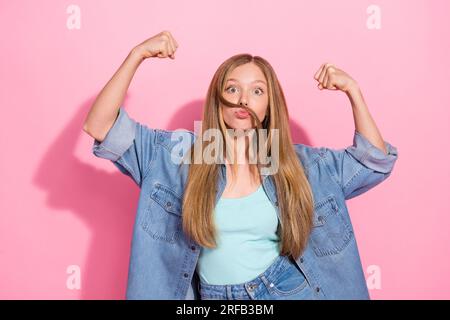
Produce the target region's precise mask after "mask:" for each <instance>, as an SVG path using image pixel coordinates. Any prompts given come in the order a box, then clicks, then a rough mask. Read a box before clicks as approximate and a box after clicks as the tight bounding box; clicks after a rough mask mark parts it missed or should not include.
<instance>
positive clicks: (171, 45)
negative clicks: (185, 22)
mask: <svg viewBox="0 0 450 320" xmlns="http://www.w3.org/2000/svg"><path fill="white" fill-rule="evenodd" d="M177 48H178V42H177V41H176V40H175V39H174V37H173V36H172V34H171V33H170V32H169V31H166V30H165V31H162V32H160V33H158V34H157V35H155V36H153V37H151V38H149V39H147V40H145V41H144V42H142V43H140V44H138V45H137V46H136V47H135V48H134V50H135V51H137V52H138V53H139V54H140V55H141V56H142V58H143V59H147V58H152V57H158V58H167V57H170V58H171V59H175V51H177Z"/></svg>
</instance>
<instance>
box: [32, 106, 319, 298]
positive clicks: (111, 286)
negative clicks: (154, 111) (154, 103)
mask: <svg viewBox="0 0 450 320" xmlns="http://www.w3.org/2000/svg"><path fill="white" fill-rule="evenodd" d="M94 99H95V98H92V99H90V100H89V101H86V102H85V103H84V104H83V105H81V107H80V110H79V112H78V113H77V114H76V116H75V117H73V118H72V119H70V121H69V122H68V123H67V125H66V127H65V128H64V130H63V131H62V132H61V134H60V135H59V136H58V137H57V138H56V140H55V141H54V142H53V144H52V145H51V146H50V148H49V149H48V151H47V153H46V154H45V156H44V158H43V159H42V160H41V163H40V165H39V168H38V170H37V172H36V175H35V177H34V179H33V183H34V184H35V185H36V186H38V187H39V188H40V189H43V190H45V191H46V192H47V205H48V207H49V208H51V209H54V210H70V211H71V212H73V213H74V214H76V215H77V216H78V217H79V218H80V219H81V220H82V222H83V224H84V225H86V226H87V227H88V228H89V230H90V231H91V236H92V238H91V239H90V247H89V252H87V259H86V263H85V265H84V266H80V267H81V268H82V270H81V277H82V279H81V283H82V287H81V296H80V298H81V299H124V298H125V292H126V284H127V276H128V263H129V256H130V246H131V237H132V231H133V230H132V229H133V225H134V219H135V216H136V209H137V204H138V198H139V191H140V190H139V188H138V187H137V186H136V185H135V183H134V182H133V181H132V180H131V178H129V177H127V176H125V175H124V174H122V173H121V172H119V170H118V169H117V168H115V167H114V168H115V169H116V171H117V172H116V173H112V174H111V173H109V172H106V171H104V170H99V169H96V168H94V167H93V166H90V165H87V164H85V163H82V162H81V161H79V160H78V159H77V158H76V157H75V155H74V152H75V147H76V144H77V139H78V138H79V137H80V135H82V134H86V133H84V132H83V131H82V126H83V122H84V120H85V119H86V116H87V113H88V111H89V109H90V107H91V106H92V104H93V102H94ZM123 105H126V104H125V103H124V104H123ZM125 108H126V109H127V112H128V113H129V115H130V117H132V118H133V119H135V120H136V121H138V122H140V123H143V124H146V125H148V126H149V127H153V128H159V129H163V128H161V127H159V126H158V124H156V123H151V121H149V122H147V121H146V120H145V119H136V118H135V117H134V116H133V112H132V110H130V109H129V108H127V107H125ZM202 108H203V100H195V101H192V102H190V103H187V104H185V105H184V106H182V107H181V108H180V109H179V110H178V111H176V112H174V117H173V118H172V119H171V120H170V122H169V124H168V125H167V126H166V128H165V129H167V130H175V129H177V128H184V129H187V130H191V131H194V120H197V121H199V120H200V119H201V117H202ZM290 126H291V132H292V137H293V141H294V143H303V144H307V145H310V143H309V139H308V137H307V135H306V134H305V132H304V131H303V129H302V128H301V127H300V126H299V125H298V124H297V123H295V122H292V121H290ZM92 143H93V140H92ZM91 146H92V144H91ZM86 152H89V153H90V154H91V155H92V157H95V156H94V155H93V154H92V149H89V150H86ZM105 161H109V160H105ZM111 165H112V166H113V164H112V163H111ZM55 241H58V239H55ZM57 258H58V257H55V259H57ZM62 274H65V270H63V271H62ZM66 278H67V277H66ZM62 281H63V282H62V286H64V287H65V278H64V277H62Z"/></svg>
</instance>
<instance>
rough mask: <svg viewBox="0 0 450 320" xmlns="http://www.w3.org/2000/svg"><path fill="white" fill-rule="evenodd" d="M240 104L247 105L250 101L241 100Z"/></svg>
mask: <svg viewBox="0 0 450 320" xmlns="http://www.w3.org/2000/svg"><path fill="white" fill-rule="evenodd" d="M239 104H240V105H241V106H246V107H247V105H248V103H247V102H246V101H241V102H239Z"/></svg>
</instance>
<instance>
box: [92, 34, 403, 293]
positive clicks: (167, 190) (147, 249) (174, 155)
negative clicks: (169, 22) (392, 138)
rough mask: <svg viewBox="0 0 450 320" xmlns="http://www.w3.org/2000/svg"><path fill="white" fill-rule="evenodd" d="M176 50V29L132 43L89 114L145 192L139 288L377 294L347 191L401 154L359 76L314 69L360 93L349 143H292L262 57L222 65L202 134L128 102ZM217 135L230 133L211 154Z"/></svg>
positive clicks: (134, 283)
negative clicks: (146, 71) (157, 125)
mask: <svg viewBox="0 0 450 320" xmlns="http://www.w3.org/2000/svg"><path fill="white" fill-rule="evenodd" d="M177 48H178V43H177V41H176V40H175V39H174V38H173V36H172V35H171V33H170V32H168V31H163V32H161V33H159V34H157V35H155V36H154V37H151V38H149V39H147V40H146V41H144V42H142V43H141V44H139V45H137V46H136V47H135V48H133V49H132V50H131V52H130V54H129V55H128V57H127V58H126V60H125V61H124V62H123V63H122V65H121V66H120V68H119V69H118V71H117V72H116V73H115V74H114V76H113V77H112V79H111V80H110V81H109V82H108V83H107V84H106V86H105V87H104V88H103V90H102V91H101V92H100V94H99V96H98V97H97V99H96V100H95V102H94V104H93V106H92V108H91V110H90V111H89V114H88V116H87V119H86V121H85V124H84V131H86V132H87V133H88V134H89V135H90V136H92V137H93V138H94V139H95V140H94V145H93V152H94V154H95V155H96V156H98V157H102V158H105V159H109V160H111V161H112V162H113V163H114V165H115V166H117V168H118V169H119V170H120V171H121V172H123V173H124V174H126V175H128V176H130V177H131V178H132V179H133V180H134V181H135V182H136V184H137V185H138V186H139V187H140V188H141V193H140V198H139V206H138V211H137V216H136V223H135V227H134V232H133V241H132V248H131V258H130V267H129V275H128V287H127V298H128V299H369V294H368V290H367V286H366V281H365V277H364V272H363V270H362V266H361V262H360V258H359V253H358V248H357V244H356V241H355V237H354V231H353V228H352V224H351V221H350V217H349V213H348V210H347V206H346V203H345V200H347V199H350V198H352V197H355V196H357V195H359V194H362V193H363V192H366V191H367V190H369V189H370V188H372V187H374V186H376V185H377V184H379V183H380V182H382V181H383V180H385V179H386V178H387V177H388V176H389V175H390V174H391V172H392V169H393V167H394V163H395V162H396V160H397V157H398V155H397V149H396V148H395V147H394V146H392V145H391V144H389V143H388V142H385V141H384V140H383V139H382V137H381V135H380V133H379V131H378V129H377V127H376V124H375V122H374V120H373V119H372V117H371V115H370V113H369V111H368V108H367V106H366V104H365V102H364V100H363V97H362V94H361V92H360V90H359V88H358V85H357V83H356V81H355V80H353V79H352V78H351V77H350V76H349V75H347V74H346V73H345V72H344V71H342V70H340V69H338V68H337V67H335V66H333V65H332V64H328V63H327V64H323V65H322V66H321V67H320V68H319V69H318V71H317V73H316V74H315V76H314V77H315V79H316V80H317V81H318V83H319V88H320V89H324V88H326V89H330V90H340V91H343V92H345V93H346V94H347V96H348V97H349V99H350V102H351V106H352V110H353V116H354V122H355V131H354V136H353V144H352V145H351V146H349V147H347V148H345V149H340V150H334V149H330V148H325V147H319V148H314V147H311V146H307V145H303V144H293V143H292V140H291V135H290V131H289V117H288V109H287V106H286V101H285V98H284V94H283V91H282V88H281V85H280V83H279V81H278V79H277V77H276V74H275V72H274V70H273V69H272V67H271V66H270V64H269V63H268V62H267V61H266V60H264V59H263V58H261V57H258V56H251V55H249V54H240V55H235V56H233V57H231V58H229V59H227V60H226V61H225V62H223V63H222V65H221V66H220V67H219V68H218V70H217V71H216V73H215V74H214V77H213V79H212V81H211V84H210V86H209V90H208V93H207V97H206V101H205V105H204V110H203V118H202V128H201V130H200V132H199V133H197V134H196V133H194V132H190V131H184V132H179V131H178V130H177V131H167V130H161V129H153V128H149V127H147V126H146V125H144V124H141V123H139V122H137V121H135V120H133V119H132V118H131V117H129V116H128V114H127V112H126V111H125V109H124V108H123V107H121V104H122V101H123V98H124V95H125V93H126V91H127V89H128V87H129V85H130V82H131V79H132V77H133V75H134V73H135V71H136V69H137V68H138V66H139V65H140V63H141V62H142V61H143V60H145V59H147V58H156V57H158V58H167V57H170V58H172V59H175V51H176V50H177ZM233 130H236V132H241V133H242V132H244V133H247V132H249V131H250V130H254V132H255V131H257V132H258V135H254V136H250V137H248V136H247V135H246V134H244V135H243V134H236V135H233V134H232V133H233V132H234V131H233ZM211 132H212V135H214V136H215V139H213V140H217V139H218V140H219V142H223V143H220V144H219V147H220V148H218V149H215V152H206V151H207V150H209V151H211V149H208V148H209V147H210V146H211V141H210V140H211V139H210V138H211V134H210V135H207V133H211ZM261 132H265V133H267V134H266V135H261V136H260V135H259V133H261ZM256 136H257V137H258V138H255V137H256ZM205 137H206V138H205ZM208 137H209V138H208ZM261 137H262V138H261ZM264 137H265V138H264ZM180 138H181V139H180ZM221 139H222V140H221ZM181 140H183V141H184V145H186V141H187V142H188V143H187V146H188V147H189V148H187V149H186V148H184V147H182V148H180V141H181ZM255 141H257V142H258V143H254V142H255ZM261 141H262V142H263V143H262V144H261V143H260V142H261ZM216 142H217V141H216ZM262 150H265V153H263V152H262ZM187 151H188V152H187ZM256 153H257V154H258V155H265V157H264V156H263V157H257V161H256V162H255V161H251V160H252V159H254V157H251V156H250V154H252V155H255V154H256ZM199 155H200V156H199ZM206 158H209V159H206ZM258 159H259V160H258ZM186 160H188V161H186Z"/></svg>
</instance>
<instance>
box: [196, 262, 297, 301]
mask: <svg viewBox="0 0 450 320" xmlns="http://www.w3.org/2000/svg"><path fill="white" fill-rule="evenodd" d="M292 263H295V261H293V259H292V258H291V257H290V256H281V255H280V256H278V257H277V258H276V259H275V260H274V261H273V262H272V264H271V265H270V266H269V267H268V268H267V269H266V270H265V271H264V272H263V273H261V274H260V275H258V276H257V277H256V278H254V279H252V280H250V281H247V282H243V283H238V284H227V285H214V284H207V283H204V282H199V292H200V295H201V296H208V297H216V298H224V299H230V298H234V299H235V298H239V297H240V296H247V295H248V293H249V291H255V290H258V289H259V288H260V286H264V285H265V284H264V282H266V284H270V283H272V282H275V281H276V280H277V278H278V277H279V276H280V274H282V273H283V271H284V270H286V269H287V268H288V267H289V265H290V264H292Z"/></svg>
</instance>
